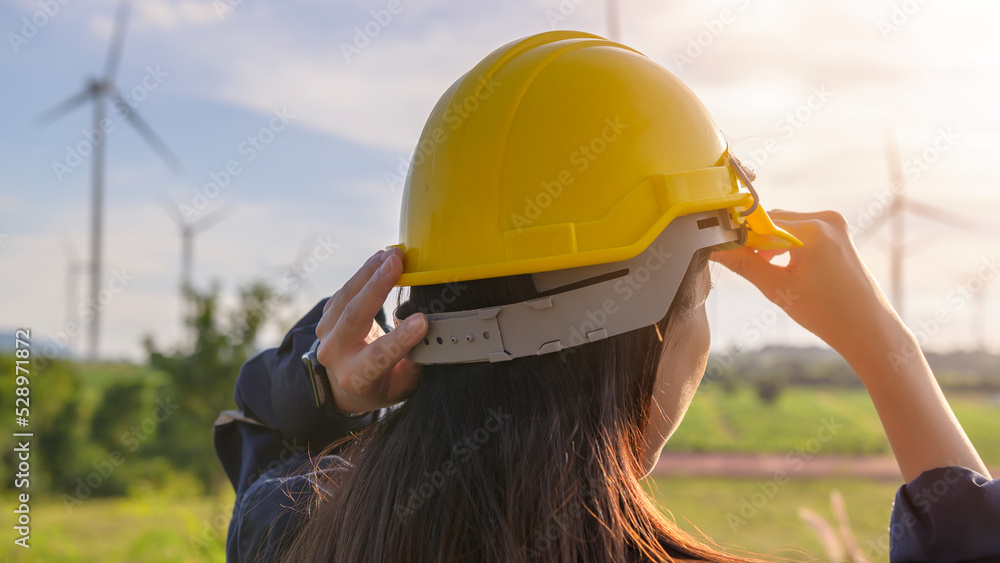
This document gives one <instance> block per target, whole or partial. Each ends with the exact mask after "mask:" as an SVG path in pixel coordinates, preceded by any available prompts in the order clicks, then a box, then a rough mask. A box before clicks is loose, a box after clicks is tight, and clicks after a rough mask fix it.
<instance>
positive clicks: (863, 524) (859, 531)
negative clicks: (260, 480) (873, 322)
mask: <svg viewBox="0 0 1000 563" xmlns="http://www.w3.org/2000/svg"><path fill="white" fill-rule="evenodd" d="M949 399H950V400H951V404H952V406H953V407H954V409H955V411H956V413H957V415H958V417H959V419H960V420H961V421H962V422H963V424H964V425H965V428H966V430H967V432H968V434H969V435H970V437H971V438H972V440H973V442H974V443H975V444H976V446H977V447H978V448H979V451H980V453H981V454H982V455H983V458H984V459H986V461H987V463H990V464H1000V436H997V435H996V433H995V428H996V426H997V422H998V421H1000V407H998V406H997V403H996V401H995V400H994V399H993V398H991V397H983V396H975V395H962V396H953V397H949ZM824 418H833V419H834V420H835V421H836V422H837V423H838V424H843V425H844V428H843V429H841V430H839V431H838V432H837V433H836V435H834V436H833V438H832V439H830V440H829V441H827V442H825V443H824V444H823V450H822V452H821V453H823V454H850V455H854V454H858V453H866V454H887V453H889V449H888V443H887V442H886V441H885V438H884V436H883V435H882V431H881V426H880V425H879V423H878V417H877V416H876V414H875V411H874V408H873V407H872V406H871V402H870V401H869V400H868V397H867V395H865V394H864V391H863V390H817V389H787V390H785V391H784V392H783V393H782V395H781V396H780V398H779V399H778V401H777V402H776V403H774V404H773V405H763V404H761V403H760V401H759V400H758V399H757V398H756V396H755V395H754V394H753V393H752V391H751V390H741V391H737V392H736V393H734V394H725V393H724V392H722V389H721V388H713V389H711V390H708V391H703V392H699V393H698V395H697V396H696V397H695V400H694V402H693V404H692V406H691V409H690V411H689V413H688V415H687V417H686V419H685V421H684V423H683V424H682V425H681V427H680V430H678V432H677V434H676V435H675V436H674V438H672V439H671V443H670V444H669V446H668V449H670V450H674V451H738V452H770V453H786V452H788V451H792V450H794V448H796V447H801V446H802V445H803V444H804V443H806V441H807V440H809V439H811V438H814V437H816V436H817V433H818V431H819V429H820V427H821V426H822V424H823V423H822V420H823V419H824ZM647 486H648V487H649V490H650V491H651V493H652V494H653V496H654V497H655V498H656V500H657V501H658V503H659V504H660V505H661V506H663V507H664V510H665V511H668V512H669V513H670V514H671V515H672V516H673V518H674V519H675V521H676V522H677V523H678V525H680V526H681V527H682V528H684V529H685V530H688V531H691V532H693V533H695V534H696V535H700V533H704V534H705V535H707V536H708V537H710V538H712V539H713V540H714V541H716V542H718V544H719V545H721V546H723V547H725V548H727V549H729V550H730V551H732V552H735V553H739V552H740V551H739V550H747V551H749V552H752V553H755V554H760V555H763V556H764V557H765V558H767V559H776V558H786V559H791V560H796V561H798V560H822V559H823V552H822V551H821V544H820V541H819V539H818V537H817V536H816V535H815V534H814V533H813V532H812V530H811V529H810V528H809V527H808V526H807V525H806V524H805V522H803V521H802V520H801V519H800V518H799V516H798V510H799V509H800V508H802V507H805V508H808V509H810V510H813V511H815V512H817V513H819V514H821V515H823V516H824V517H825V518H826V519H827V520H828V521H831V522H832V516H831V514H832V512H831V509H830V503H829V494H830V491H831V490H833V489H837V490H839V491H840V492H841V493H842V494H843V495H844V498H845V501H846V505H847V510H848V513H849V515H850V518H851V522H852V528H853V529H854V532H855V534H856V537H857V539H858V542H859V544H860V545H861V546H862V549H863V551H864V552H865V553H867V554H869V556H872V559H873V560H882V561H887V560H888V558H887V557H886V555H885V554H884V553H883V552H882V551H880V550H879V549H878V546H879V545H880V541H881V545H883V546H884V545H885V533H886V530H887V527H888V522H889V513H890V510H891V506H892V500H893V497H894V494H895V490H896V485H894V484H891V483H876V482H868V481H860V480H850V479H830V480H818V479H812V480H809V479H793V480H791V481H789V482H788V483H786V484H784V485H781V486H778V487H777V488H776V489H773V494H771V495H765V496H766V502H762V501H763V498H764V497H763V496H761V495H758V496H757V497H754V494H755V493H758V492H760V490H761V489H760V487H759V486H758V482H757V481H756V480H739V479H714V478H713V479H707V478H686V477H685V478H681V477H677V478H662V479H655V480H650V481H647ZM743 499H746V501H747V503H748V504H749V505H750V506H752V505H753V503H754V501H756V504H757V505H758V506H756V507H752V509H751V508H747V507H746V505H744V503H743ZM5 506H6V507H10V506H11V505H10V502H7V503H5ZM231 507H232V495H231V493H230V494H229V495H228V496H225V497H223V498H221V499H188V498H182V497H176V496H163V495H162V494H161V495H145V496H144V495H142V494H141V493H139V496H135V497H132V498H124V499H90V500H87V501H85V502H84V503H83V504H82V505H81V506H79V507H77V508H75V509H74V510H73V512H72V513H70V512H69V511H67V509H66V508H65V506H64V505H63V503H62V502H60V501H59V500H58V499H48V500H46V499H43V498H34V497H33V499H32V507H31V517H32V536H31V545H32V548H31V549H30V550H24V549H22V548H19V547H16V546H13V545H12V538H11V531H10V527H9V526H8V527H7V530H8V532H7V533H6V534H7V535H5V536H4V537H5V538H11V539H6V540H5V541H4V543H3V544H2V547H0V559H3V558H9V560H10V561H17V562H20V561H40V562H41V561H44V562H51V561H58V562H60V563H74V562H82V561H108V562H117V561H128V562H132V561H135V562H144V563H145V562H151V563H160V562H189V561H217V562H221V561H224V560H225V556H224V547H225V535H226V527H227V526H228V519H229V516H230V511H231ZM4 512H5V513H6V514H10V509H9V508H5V509H4ZM9 521H10V519H9V518H8V517H5V518H4V519H3V522H9ZM744 521H745V523H744ZM734 523H735V524H736V526H735V529H734ZM699 530H700V532H699ZM875 556H878V557H875Z"/></svg>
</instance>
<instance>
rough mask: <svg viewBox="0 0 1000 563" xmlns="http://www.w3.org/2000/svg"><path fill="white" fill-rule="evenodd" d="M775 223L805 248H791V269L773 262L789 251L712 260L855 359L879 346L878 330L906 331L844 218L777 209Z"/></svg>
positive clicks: (746, 251)
mask: <svg viewBox="0 0 1000 563" xmlns="http://www.w3.org/2000/svg"><path fill="white" fill-rule="evenodd" d="M768 215H770V217H771V219H772V220H773V221H774V223H775V224H776V225H777V226H779V227H781V228H783V229H785V230H786V231H788V232H789V233H791V234H792V235H794V236H795V237H796V238H798V239H799V240H800V241H802V244H803V246H801V247H797V248H792V249H789V250H787V252H788V254H789V260H788V265H787V266H778V265H775V264H771V263H770V260H771V258H773V257H774V256H777V255H779V254H782V253H784V252H786V251H785V250H762V251H754V250H753V249H751V248H748V247H742V248H738V249H735V250H729V251H723V252H714V253H712V260H714V261H716V262H719V263H720V264H722V265H723V266H725V267H726V268H728V269H730V270H732V271H733V272H735V273H737V274H739V275H741V276H743V277H744V278H746V279H747V280H749V281H750V282H751V283H753V284H754V285H755V286H757V288H758V289H760V291H761V293H763V294H764V296H765V297H767V298H768V299H770V300H771V301H772V302H774V303H775V304H776V305H778V306H779V307H781V308H782V309H783V310H784V311H785V312H786V313H787V314H788V316H790V317H791V318H792V319H793V320H795V322H797V323H799V324H800V325H802V327H803V328H805V329H807V330H809V331H810V332H812V333H813V334H815V335H816V336H818V337H819V338H820V339H822V340H823V341H824V342H826V343H827V344H829V345H830V347H831V348H833V349H834V350H837V351H838V352H839V353H840V354H841V355H843V356H844V357H845V358H847V359H848V360H849V361H850V356H853V355H855V353H862V352H863V350H861V349H859V348H861V347H863V346H865V345H866V344H870V343H872V342H873V337H875V336H884V334H883V335H876V334H874V333H873V331H877V330H890V331H895V330H900V329H901V330H903V331H905V330H906V328H905V326H904V325H903V324H902V322H901V321H900V320H899V317H898V315H896V312H895V311H894V310H893V309H892V306H891V305H890V304H889V301H888V300H887V299H886V297H885V294H884V293H883V292H882V289H881V288H880V287H879V285H878V282H876V281H875V279H874V278H873V277H872V275H871V274H870V273H869V272H868V269H867V268H866V267H865V265H864V263H863V262H862V261H861V257H860V256H859V255H858V252H857V249H856V248H855V247H854V244H853V243H852V241H851V235H850V230H849V227H848V225H847V221H846V220H844V217H843V216H842V215H841V214H840V213H837V212H835V211H818V212H812V213H798V212H794V211H780V210H774V211H770V212H769V213H768Z"/></svg>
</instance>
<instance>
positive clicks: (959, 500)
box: [889, 467, 1000, 561]
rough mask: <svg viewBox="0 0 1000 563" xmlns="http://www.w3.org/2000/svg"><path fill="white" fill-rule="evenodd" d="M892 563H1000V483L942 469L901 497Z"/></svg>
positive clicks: (895, 506)
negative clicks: (914, 562) (911, 562)
mask: <svg viewBox="0 0 1000 563" xmlns="http://www.w3.org/2000/svg"><path fill="white" fill-rule="evenodd" d="M889 539H890V541H889V544H890V548H889V559H890V561H997V560H1000V480H998V479H993V480H990V479H987V478H986V477H985V476H983V475H982V474H980V473H978V472H976V471H973V470H971V469H966V468H964V467H939V468H936V469H931V470H929V471H925V472H923V473H921V474H920V476H919V477H917V478H916V479H914V480H913V481H911V482H910V483H907V484H906V485H903V486H902V487H900V488H899V490H898V491H897V492H896V500H895V502H894V503H893V507H892V518H891V521H890V525H889Z"/></svg>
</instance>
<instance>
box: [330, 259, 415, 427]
mask: <svg viewBox="0 0 1000 563" xmlns="http://www.w3.org/2000/svg"><path fill="white" fill-rule="evenodd" d="M402 273H403V262H402V255H401V252H400V250H399V249H397V248H393V249H390V250H387V251H384V252H383V251H379V252H377V253H375V255H374V256H372V257H371V258H369V259H368V261H367V262H365V264H364V265H363V266H361V269H359V270H358V271H357V273H356V274H354V277H352V278H351V279H350V280H348V281H347V283H345V284H344V287H342V288H340V290H339V291H337V292H336V293H334V294H333V296H332V297H330V299H329V300H327V302H326V305H325V306H324V307H323V318H322V319H320V321H319V323H318V324H317V325H316V337H317V338H318V339H319V341H320V346H319V350H318V351H317V359H319V362H320V363H321V364H323V367H325V368H326V372H327V376H328V377H329V380H330V387H331V390H332V391H333V400H334V404H335V405H336V408H337V409H338V410H340V411H342V412H367V411H371V410H375V409H377V408H381V407H387V406H390V405H394V404H396V403H398V402H400V401H402V400H403V399H405V398H406V397H407V396H408V395H409V394H410V393H412V392H413V391H414V390H415V389H416V387H417V385H418V384H419V383H420V375H421V366H420V365H419V364H415V363H413V362H411V361H409V360H407V359H406V357H405V356H406V354H407V353H408V352H409V351H410V349H411V348H413V346H415V345H416V344H417V343H418V342H420V340H421V339H423V337H424V335H425V334H427V317H426V316H425V315H423V314H421V313H417V314H414V315H411V316H409V317H408V318H407V319H406V320H405V321H403V322H402V323H401V324H400V325H399V326H398V327H396V329H395V330H393V331H392V332H390V333H388V334H385V333H384V332H383V331H382V329H381V327H379V325H378V323H376V322H375V321H374V318H375V315H376V313H378V311H379V309H381V308H382V304H383V303H384V302H385V300H386V297H388V295H389V292H390V291H392V288H393V285H394V284H395V283H396V280H397V279H399V276H400V274H402Z"/></svg>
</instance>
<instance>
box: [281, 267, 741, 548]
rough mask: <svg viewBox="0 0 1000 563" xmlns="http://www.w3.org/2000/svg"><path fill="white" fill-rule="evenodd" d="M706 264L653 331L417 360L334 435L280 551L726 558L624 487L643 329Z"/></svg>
mask: <svg viewBox="0 0 1000 563" xmlns="http://www.w3.org/2000/svg"><path fill="white" fill-rule="evenodd" d="M707 259H708V251H705V250H703V251H699V252H698V253H696V255H695V256H694V258H693V259H692V261H691V264H690V266H689V268H688V271H687V274H686V276H685V279H684V282H683V283H682V284H681V289H680V290H679V291H678V295H677V296H676V297H675V299H674V301H673V303H672V305H671V307H670V311H668V313H667V315H666V317H665V318H664V319H663V321H661V322H660V323H659V325H657V327H653V326H650V327H646V328H643V329H640V330H635V331H632V332H628V333H626V334H622V335H619V336H615V337H612V338H607V339H605V340H601V341H598V342H595V343H591V344H587V345H584V346H578V347H575V348H571V349H568V350H565V351H563V352H562V353H558V354H549V355H545V356H539V357H530V358H519V359H516V360H512V361H507V362H502V363H496V364H489V363H476V364H464V365H462V364H458V365H432V366H425V368H424V372H423V380H422V381H421V383H420V386H419V388H418V389H417V390H416V392H414V393H413V395H411V396H410V397H409V398H408V399H407V400H406V401H405V402H404V403H403V404H402V405H401V406H400V407H399V408H398V409H396V410H395V411H393V412H392V413H391V414H389V415H388V416H386V417H384V418H383V419H382V420H380V421H378V422H377V423H375V424H373V425H372V426H370V427H368V428H367V429H365V430H364V431H362V432H360V433H359V434H357V435H356V436H354V437H352V438H349V439H348V440H347V441H346V442H345V443H341V444H339V445H338V447H340V448H342V449H341V450H340V454H341V455H342V456H343V457H344V458H345V459H346V460H347V461H348V462H349V464H350V466H349V467H348V468H347V469H346V470H344V471H339V472H333V473H330V474H328V477H326V478H325V479H324V481H323V482H321V483H319V486H318V487H317V491H316V496H315V497H314V498H313V499H312V504H311V506H312V508H311V509H310V510H309V511H308V514H307V515H305V516H304V517H303V520H302V524H301V526H300V527H299V529H298V530H297V535H296V536H295V537H294V538H288V540H289V542H290V543H291V545H290V548H289V549H288V550H287V551H286V553H285V560H286V561H294V562H300V561H324V562H325V561H344V562H362V561H364V562H368V561H391V562H400V561H420V562H431V561H498V562H516V561H529V560H531V561H564V562H579V561H608V562H610V561H616V562H619V561H672V560H674V559H675V558H680V559H705V560H713V561H737V560H738V559H735V558H733V557H731V556H729V555H726V554H725V553H722V552H719V551H716V550H714V549H712V548H710V547H707V546H705V545H703V544H701V543H699V542H698V541H696V540H695V539H693V538H692V537H691V536H689V535H687V534H686V533H684V532H683V531H681V530H680V529H679V528H678V527H677V526H676V525H675V524H674V523H673V522H672V521H670V520H669V519H667V518H666V517H664V516H663V514H662V513H661V512H660V511H659V509H658V508H657V506H656V505H655V504H654V503H653V501H652V500H651V499H650V498H649V496H648V495H647V494H646V492H645V491H644V490H643V489H642V487H641V485H640V483H639V480H640V479H641V478H642V476H643V474H644V471H643V469H642V461H641V459H642V454H641V452H642V451H643V449H644V437H643V436H644V434H643V431H644V429H645V427H646V425H647V423H648V422H649V419H650V413H651V398H652V394H653V390H654V389H653V388H654V383H655V378H656V370H657V365H658V364H659V361H660V357H661V352H662V351H663V347H664V346H665V344H664V343H663V342H661V339H660V338H659V337H658V334H657V331H658V330H659V331H660V333H661V334H666V335H668V338H667V339H669V335H670V322H671V321H672V320H673V319H676V318H679V316H681V315H686V314H688V313H689V312H690V311H691V310H692V309H693V307H694V305H695V303H694V295H695V293H696V292H695V291H694V283H693V282H694V280H695V279H697V278H696V274H698V273H700V272H701V271H702V269H703V268H705V267H706V264H707ZM537 296H538V294H537V293H536V291H535V289H534V286H533V284H532V282H531V278H530V277H529V276H512V277H507V278H494V279H489V280H480V281H474V282H461V283H459V284H453V285H451V286H445V285H437V286H424V287H414V288H411V290H410V293H409V300H408V301H407V302H406V303H404V304H403V306H402V307H401V309H400V311H401V314H400V316H401V317H404V316H406V315H407V314H412V313H413V312H415V311H424V312H439V311H457V310H464V309H474V308H479V307H487V306H493V305H501V304H507V303H514V302H518V301H523V300H526V299H531V298H533V297H537ZM679 337H682V335H681V336H679ZM668 354H669V351H668ZM667 361H669V359H668V360H667Z"/></svg>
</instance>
